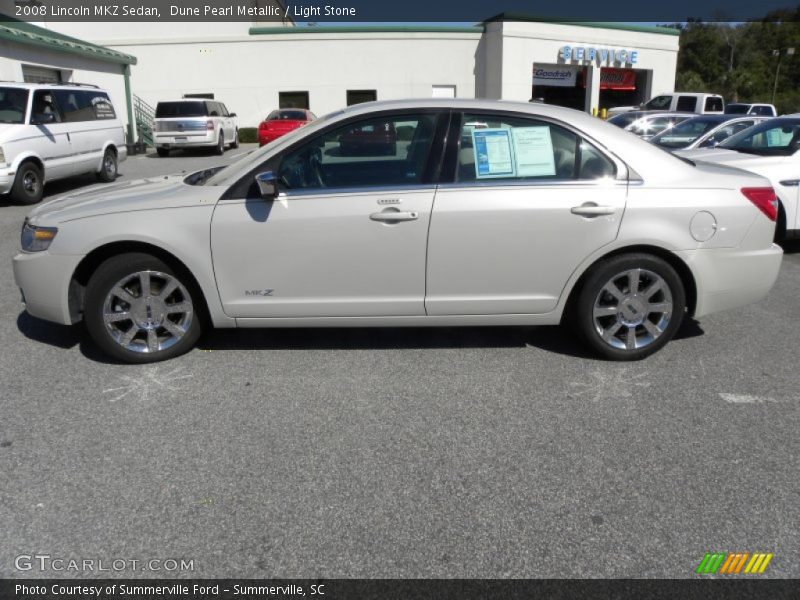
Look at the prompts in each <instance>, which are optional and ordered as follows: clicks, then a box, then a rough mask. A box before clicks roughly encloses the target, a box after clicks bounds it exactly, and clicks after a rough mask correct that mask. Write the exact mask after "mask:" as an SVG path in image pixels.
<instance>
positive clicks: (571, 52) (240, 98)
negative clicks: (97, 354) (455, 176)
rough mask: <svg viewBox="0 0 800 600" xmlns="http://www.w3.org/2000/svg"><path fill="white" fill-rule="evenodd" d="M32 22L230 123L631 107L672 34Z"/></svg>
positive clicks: (655, 87) (664, 73)
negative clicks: (539, 103) (217, 109)
mask: <svg viewBox="0 0 800 600" xmlns="http://www.w3.org/2000/svg"><path fill="white" fill-rule="evenodd" d="M39 25H40V26H42V27H46V28H50V29H52V30H55V31H58V32H60V33H62V34H67V35H70V36H74V37H76V38H79V39H82V40H89V41H90V42H91V43H93V44H96V45H99V46H102V47H105V48H108V49H110V50H112V51H113V52H115V53H118V54H120V55H123V56H126V57H128V56H130V57H135V58H136V64H135V65H132V66H131V67H130V70H131V86H132V90H133V92H132V93H133V94H134V96H135V100H137V99H138V101H139V103H140V104H141V105H150V106H154V105H155V104H156V103H157V102H158V101H159V100H167V99H176V98H181V97H185V96H194V97H208V98H213V99H215V100H220V101H222V102H224V103H225V104H226V105H227V106H228V109H229V110H230V111H232V112H236V113H237V114H238V117H239V125H240V127H247V126H255V125H257V124H258V122H259V121H260V120H261V119H263V118H264V117H265V116H266V115H267V114H268V113H269V112H270V111H271V110H274V109H276V108H279V107H281V108H286V107H303V108H309V109H310V110H312V111H313V112H315V113H317V114H324V113H327V112H330V111H333V110H336V109H339V108H341V107H343V106H346V105H349V104H353V103H356V102H363V101H366V100H373V99H377V100H386V99H396V98H409V97H415V98H419V97H459V98H473V97H477V98H500V99H504V100H519V101H528V100H531V99H532V98H538V99H542V100H543V101H544V102H547V103H551V104H560V105H564V106H570V107H573V108H577V109H581V110H586V111H589V112H591V111H593V110H599V109H602V108H611V107H613V106H620V105H631V104H638V103H639V102H643V101H645V100H647V99H648V98H650V97H651V96H653V95H654V94H658V93H661V92H669V91H673V89H674V83H675V70H676V63H677V55H678V40H679V36H678V31H677V30H675V29H671V28H663V27H645V26H637V25H633V24H627V23H553V22H546V21H542V20H537V19H534V18H529V17H525V16H521V15H511V14H501V15H498V16H496V17H493V18H491V19H488V20H486V21H484V22H482V23H480V24H478V25H475V26H465V27H461V26H447V27H443V26H430V25H418V26H397V25H386V24H380V25H373V26H346V25H345V26H305V25H303V26H300V25H297V26H295V25H294V24H293V23H290V22H288V23H258V22H224V23H203V22H200V23H168V22H160V23H152V24H151V23H114V24H110V23H103V24H102V26H98V24H97V23H77V22H75V23H59V22H50V23H47V22H43V23H39ZM33 62H35V61H33ZM38 66H40V67H42V68H47V67H48V65H47V64H41V65H38Z"/></svg>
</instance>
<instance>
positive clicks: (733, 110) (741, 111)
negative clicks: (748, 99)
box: [725, 104, 750, 115]
mask: <svg viewBox="0 0 800 600" xmlns="http://www.w3.org/2000/svg"><path fill="white" fill-rule="evenodd" d="M749 108H750V105H749V104H728V106H726V107H725V114H726V115H746V114H747V111H748V110H749Z"/></svg>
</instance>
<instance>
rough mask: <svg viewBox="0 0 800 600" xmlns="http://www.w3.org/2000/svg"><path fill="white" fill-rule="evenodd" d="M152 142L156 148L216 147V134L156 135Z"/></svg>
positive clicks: (212, 132)
mask: <svg viewBox="0 0 800 600" xmlns="http://www.w3.org/2000/svg"><path fill="white" fill-rule="evenodd" d="M154 142H155V145H156V147H157V148H186V147H195V146H216V145H217V132H216V131H213V130H208V131H207V132H206V133H201V134H197V133H191V134H183V135H182V134H180V133H174V132H169V133H156V134H155V138H154Z"/></svg>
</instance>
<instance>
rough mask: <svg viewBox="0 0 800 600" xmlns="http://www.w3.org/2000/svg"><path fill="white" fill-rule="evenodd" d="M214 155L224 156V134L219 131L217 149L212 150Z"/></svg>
mask: <svg viewBox="0 0 800 600" xmlns="http://www.w3.org/2000/svg"><path fill="white" fill-rule="evenodd" d="M214 154H216V155H217V156H222V155H223V154H225V134H224V133H222V130H221V129H220V132H219V138H218V139H217V147H216V148H214Z"/></svg>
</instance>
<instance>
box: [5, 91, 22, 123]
mask: <svg viewBox="0 0 800 600" xmlns="http://www.w3.org/2000/svg"><path fill="white" fill-rule="evenodd" d="M27 108H28V90H23V89H20V88H12V87H0V123H14V124H16V125H21V124H22V123H24V122H25V111H26V110H27Z"/></svg>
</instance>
